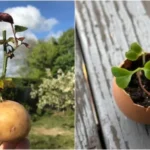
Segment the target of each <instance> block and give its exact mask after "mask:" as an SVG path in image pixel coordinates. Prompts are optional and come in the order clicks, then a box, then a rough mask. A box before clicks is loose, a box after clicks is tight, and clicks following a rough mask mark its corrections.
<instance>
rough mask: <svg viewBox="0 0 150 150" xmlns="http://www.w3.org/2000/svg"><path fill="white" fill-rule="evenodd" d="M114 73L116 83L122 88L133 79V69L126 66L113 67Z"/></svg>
mask: <svg viewBox="0 0 150 150" xmlns="http://www.w3.org/2000/svg"><path fill="white" fill-rule="evenodd" d="M111 71H112V74H113V75H114V76H115V77H116V83H117V85H118V86H119V87H120V88H123V89H124V88H126V87H127V86H128V84H129V82H130V80H131V77H132V74H133V73H134V72H133V71H128V70H126V69H124V68H119V67H112V70H111Z"/></svg>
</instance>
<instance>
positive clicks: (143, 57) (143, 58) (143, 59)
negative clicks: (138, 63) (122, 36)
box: [142, 53, 146, 66]
mask: <svg viewBox="0 0 150 150" xmlns="http://www.w3.org/2000/svg"><path fill="white" fill-rule="evenodd" d="M145 56H146V53H143V55H142V62H143V66H144V64H145Z"/></svg>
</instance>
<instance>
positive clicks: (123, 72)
mask: <svg viewBox="0 0 150 150" xmlns="http://www.w3.org/2000/svg"><path fill="white" fill-rule="evenodd" d="M111 71H112V74H113V75H114V76H115V77H121V76H126V75H130V74H133V71H128V70H127V69H124V68H119V67H112V68H111Z"/></svg>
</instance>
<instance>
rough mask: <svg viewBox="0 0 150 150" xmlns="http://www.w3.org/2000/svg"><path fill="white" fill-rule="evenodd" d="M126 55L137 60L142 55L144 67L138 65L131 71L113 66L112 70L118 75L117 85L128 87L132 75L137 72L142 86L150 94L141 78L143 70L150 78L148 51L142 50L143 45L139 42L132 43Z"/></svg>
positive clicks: (129, 58) (149, 78)
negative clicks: (146, 58) (147, 59)
mask: <svg viewBox="0 0 150 150" xmlns="http://www.w3.org/2000/svg"><path fill="white" fill-rule="evenodd" d="M125 56H126V58H127V59H128V60H130V61H136V60H137V59H138V58H139V57H140V56H142V63H143V67H138V68H137V69H135V70H133V71H129V70H127V69H125V68H121V67H112V69H111V71H112V74H113V75H114V76H115V77H116V83H117V85H118V86H119V87H120V88H122V89H125V88H126V87H128V85H129V83H130V81H131V77H132V75H133V74H135V73H136V75H137V77H138V81H139V84H140V86H141V88H142V89H143V90H144V91H145V92H146V93H147V94H148V95H150V93H149V92H148V91H147V90H146V89H145V88H144V86H143V85H142V82H141V78H140V76H141V74H142V72H141V71H143V72H144V75H145V77H146V78H147V79H148V80H150V61H148V62H146V63H145V56H146V52H144V51H143V50H142V47H141V46H140V45H139V44H138V43H132V44H131V46H130V49H129V50H128V51H127V52H126V53H125Z"/></svg>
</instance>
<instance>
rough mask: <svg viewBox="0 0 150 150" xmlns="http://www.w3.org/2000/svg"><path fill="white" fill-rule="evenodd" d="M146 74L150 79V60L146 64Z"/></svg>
mask: <svg viewBox="0 0 150 150" xmlns="http://www.w3.org/2000/svg"><path fill="white" fill-rule="evenodd" d="M144 74H145V76H146V78H147V79H149V80H150V61H148V62H147V63H146V64H145V65H144Z"/></svg>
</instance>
